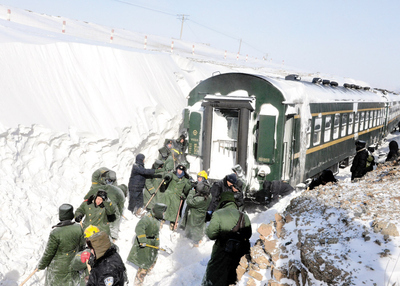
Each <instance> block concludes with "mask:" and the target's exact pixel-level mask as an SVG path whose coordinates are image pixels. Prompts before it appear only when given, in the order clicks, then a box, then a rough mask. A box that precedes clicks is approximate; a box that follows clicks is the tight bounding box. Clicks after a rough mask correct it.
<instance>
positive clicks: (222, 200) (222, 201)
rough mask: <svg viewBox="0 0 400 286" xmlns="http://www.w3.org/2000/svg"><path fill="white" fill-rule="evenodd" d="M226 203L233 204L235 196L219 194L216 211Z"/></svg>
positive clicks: (226, 193) (224, 193) (227, 193)
mask: <svg viewBox="0 0 400 286" xmlns="http://www.w3.org/2000/svg"><path fill="white" fill-rule="evenodd" d="M228 202H235V195H234V194H233V193H232V192H223V193H222V194H221V198H220V200H219V204H218V207H217V209H219V208H221V207H222V206H224V205H226V204H227V203H228Z"/></svg>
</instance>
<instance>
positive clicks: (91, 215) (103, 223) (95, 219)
mask: <svg viewBox="0 0 400 286" xmlns="http://www.w3.org/2000/svg"><path fill="white" fill-rule="evenodd" d="M91 198H93V197H91ZM91 198H89V200H88V201H84V202H83V203H82V204H81V205H80V207H79V208H77V209H76V212H75V217H77V216H78V215H83V216H84V217H85V218H84V220H83V223H82V227H83V229H86V228H87V227H88V226H89V225H94V226H97V227H98V228H99V229H100V230H101V231H105V232H106V233H107V234H108V235H111V233H110V222H109V221H108V218H107V216H112V215H115V213H116V207H115V204H113V203H112V202H111V200H110V199H107V200H106V201H104V202H103V205H104V207H100V206H95V203H94V201H92V202H91ZM93 200H94V199H93ZM88 203H89V204H88Z"/></svg>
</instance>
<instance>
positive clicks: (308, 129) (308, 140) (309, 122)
mask: <svg viewBox="0 0 400 286" xmlns="http://www.w3.org/2000/svg"><path fill="white" fill-rule="evenodd" d="M306 133H307V148H308V147H310V141H311V140H310V139H311V119H309V120H308V125H307V131H306Z"/></svg>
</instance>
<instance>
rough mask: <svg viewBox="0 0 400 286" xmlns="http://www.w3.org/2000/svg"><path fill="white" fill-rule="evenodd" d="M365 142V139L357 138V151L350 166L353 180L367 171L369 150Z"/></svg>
mask: <svg viewBox="0 0 400 286" xmlns="http://www.w3.org/2000/svg"><path fill="white" fill-rule="evenodd" d="M365 144H366V143H365V141H362V140H357V141H356V143H355V145H356V152H357V153H356V156H355V157H354V159H353V164H352V165H351V168H350V172H351V180H352V181H353V180H354V179H356V178H361V177H362V176H364V175H365V174H366V173H367V170H366V167H367V159H368V151H367V150H366V149H365Z"/></svg>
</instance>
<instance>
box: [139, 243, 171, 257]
mask: <svg viewBox="0 0 400 286" xmlns="http://www.w3.org/2000/svg"><path fill="white" fill-rule="evenodd" d="M140 245H141V246H143V244H142V243H140ZM145 246H147V247H150V248H155V249H158V250H161V251H164V252H165V253H167V254H172V252H173V251H172V249H171V248H169V247H166V246H164V248H162V247H158V246H154V245H149V244H146V245H145Z"/></svg>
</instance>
